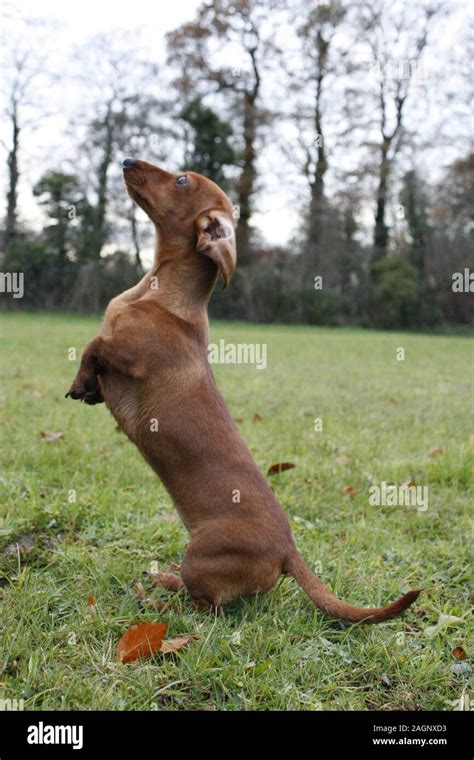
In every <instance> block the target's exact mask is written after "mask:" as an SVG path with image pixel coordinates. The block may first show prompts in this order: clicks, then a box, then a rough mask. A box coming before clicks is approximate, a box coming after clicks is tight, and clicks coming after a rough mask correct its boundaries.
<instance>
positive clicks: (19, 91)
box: [0, 10, 48, 246]
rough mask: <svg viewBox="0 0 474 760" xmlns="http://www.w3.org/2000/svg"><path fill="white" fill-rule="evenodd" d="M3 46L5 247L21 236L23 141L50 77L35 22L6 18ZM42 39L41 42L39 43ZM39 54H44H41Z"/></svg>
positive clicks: (40, 27) (34, 120) (1, 38)
mask: <svg viewBox="0 0 474 760" xmlns="http://www.w3.org/2000/svg"><path fill="white" fill-rule="evenodd" d="M2 21H3V25H2V34H1V36H0V43H1V46H2V51H3V52H2V68H3V83H2V87H1V95H2V99H3V101H4V106H5V108H4V113H5V117H6V134H5V139H2V140H1V144H2V146H3V147H4V149H5V151H6V154H7V155H6V168H7V190H6V213H5V228H4V245H5V246H6V245H8V243H10V242H11V241H12V240H13V239H14V238H15V237H16V236H17V234H18V192H19V183H20V154H21V145H22V138H23V136H24V134H25V132H27V131H28V130H30V129H31V128H32V127H33V126H34V125H35V124H36V123H37V121H38V120H39V119H40V118H41V115H42V116H44V115H45V110H44V108H43V107H42V106H41V100H40V98H39V96H38V90H39V88H40V87H41V84H42V82H44V80H45V78H46V77H47V76H48V75H47V71H46V67H45V61H46V53H45V52H44V33H43V32H44V27H43V25H42V24H41V23H39V22H38V21H36V20H34V19H25V18H23V17H21V16H18V15H17V14H16V13H14V14H13V15H12V14H10V13H9V11H8V10H6V11H5V13H4V14H3V18H2ZM40 38H41V39H40ZM38 50H42V51H43V52H41V53H38Z"/></svg>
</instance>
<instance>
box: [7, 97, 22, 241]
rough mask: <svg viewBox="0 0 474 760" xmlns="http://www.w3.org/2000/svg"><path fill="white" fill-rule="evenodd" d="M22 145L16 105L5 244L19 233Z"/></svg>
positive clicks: (9, 172)
mask: <svg viewBox="0 0 474 760" xmlns="http://www.w3.org/2000/svg"><path fill="white" fill-rule="evenodd" d="M19 147H20V126H19V124H18V115H17V109H16V106H14V108H13V113H12V147H11V150H10V151H9V153H8V159H7V166H8V191H7V216H6V221H5V245H8V243H10V242H11V241H12V240H13V239H14V238H15V237H16V235H17V205H18V180H19V178H20V172H19V169H18V151H19Z"/></svg>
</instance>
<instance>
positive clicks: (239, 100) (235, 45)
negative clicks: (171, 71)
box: [168, 0, 279, 265]
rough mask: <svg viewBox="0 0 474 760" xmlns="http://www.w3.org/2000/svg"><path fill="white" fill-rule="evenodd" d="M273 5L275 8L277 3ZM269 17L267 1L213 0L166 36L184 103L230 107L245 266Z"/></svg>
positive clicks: (241, 252)
mask: <svg viewBox="0 0 474 760" xmlns="http://www.w3.org/2000/svg"><path fill="white" fill-rule="evenodd" d="M274 5H275V8H276V7H277V5H279V3H275V4H274ZM275 8H274V10H275ZM267 17H268V2H266V0H213V1H212V2H211V3H209V4H203V5H201V6H200V8H199V10H198V12H197V15H196V19H195V21H193V22H190V23H186V24H183V25H182V26H180V27H179V28H178V29H176V30H175V31H173V32H171V33H170V34H169V35H168V53H169V55H168V61H169V63H170V64H171V65H174V66H178V67H179V70H180V75H179V76H178V77H177V78H176V80H175V84H176V86H177V88H178V89H179V91H180V93H181V94H182V95H183V96H184V97H185V98H186V97H188V98H190V97H191V96H193V95H195V94H196V91H197V92H198V93H199V94H200V95H201V96H206V95H209V94H212V93H214V94H215V93H220V94H222V95H224V96H226V97H227V99H228V100H229V99H230V101H231V103H232V105H231V108H232V110H233V113H234V118H235V119H236V120H237V123H238V125H239V132H240V138H241V141H242V145H241V151H240V157H241V160H240V164H241V171H240V174H239V177H238V180H237V187H236V190H237V201H238V205H239V213H240V217H239V224H238V228H237V244H238V250H239V260H240V262H241V264H244V265H245V264H248V263H250V258H251V250H250V242H251V227H250V218H251V216H252V211H253V195H254V192H255V189H256V182H257V167H256V141H257V136H258V131H259V127H260V125H261V124H262V123H263V122H264V121H265V118H266V117H267V116H268V114H265V112H264V110H263V108H262V104H261V90H262V69H263V66H264V61H265V60H266V58H267V56H268V55H269V51H270V50H271V49H272V41H271V35H270V34H269V33H268V24H266V22H267ZM216 44H217V48H216ZM219 45H220V46H221V47H222V46H224V47H225V46H228V47H230V46H231V47H232V50H233V55H234V56H235V61H236V63H235V67H232V66H229V65H228V64H225V63H219V60H222V59H221V58H220V56H219V54H218V53H219V52H220V51H219Z"/></svg>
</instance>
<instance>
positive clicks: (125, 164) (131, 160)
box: [122, 158, 137, 169]
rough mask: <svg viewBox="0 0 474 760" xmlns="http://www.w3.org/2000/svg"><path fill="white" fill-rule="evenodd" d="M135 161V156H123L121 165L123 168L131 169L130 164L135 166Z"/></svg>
mask: <svg viewBox="0 0 474 760" xmlns="http://www.w3.org/2000/svg"><path fill="white" fill-rule="evenodd" d="M136 163H137V162H136V159H135V158H125V159H124V162H123V164H122V167H123V168H124V169H131V168H132V166H135V164H136Z"/></svg>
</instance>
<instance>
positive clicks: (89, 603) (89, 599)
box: [87, 596, 95, 607]
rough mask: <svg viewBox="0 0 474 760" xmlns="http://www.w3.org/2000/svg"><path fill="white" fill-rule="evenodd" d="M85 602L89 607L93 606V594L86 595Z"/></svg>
mask: <svg viewBox="0 0 474 760" xmlns="http://www.w3.org/2000/svg"><path fill="white" fill-rule="evenodd" d="M87 604H88V605H89V607H94V605H95V599H94V597H93V596H88V597H87Z"/></svg>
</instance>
